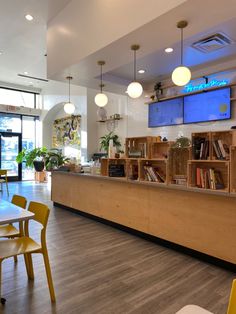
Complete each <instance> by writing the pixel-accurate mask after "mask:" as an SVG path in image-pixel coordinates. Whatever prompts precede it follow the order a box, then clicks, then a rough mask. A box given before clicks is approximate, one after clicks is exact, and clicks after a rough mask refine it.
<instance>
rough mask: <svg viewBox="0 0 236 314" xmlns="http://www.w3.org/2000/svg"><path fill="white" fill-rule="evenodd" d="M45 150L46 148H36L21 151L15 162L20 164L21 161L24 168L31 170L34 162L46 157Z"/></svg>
mask: <svg viewBox="0 0 236 314" xmlns="http://www.w3.org/2000/svg"><path fill="white" fill-rule="evenodd" d="M46 153H47V148H46V147H41V148H40V147H36V148H34V149H32V150H28V151H27V150H26V149H23V150H22V151H21V152H20V153H19V154H18V155H17V156H16V162H17V163H18V164H19V163H22V162H23V161H25V162H26V167H30V168H33V167H34V164H33V162H34V160H37V159H41V160H43V158H44V157H45V156H46Z"/></svg>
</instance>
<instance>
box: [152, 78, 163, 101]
mask: <svg viewBox="0 0 236 314" xmlns="http://www.w3.org/2000/svg"><path fill="white" fill-rule="evenodd" d="M154 91H155V93H156V99H157V100H158V99H159V96H160V95H162V88H161V82H158V83H156V84H155V85H154Z"/></svg>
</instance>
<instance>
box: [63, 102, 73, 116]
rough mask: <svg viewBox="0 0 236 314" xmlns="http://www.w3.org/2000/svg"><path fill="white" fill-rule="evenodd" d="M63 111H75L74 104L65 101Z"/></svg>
mask: <svg viewBox="0 0 236 314" xmlns="http://www.w3.org/2000/svg"><path fill="white" fill-rule="evenodd" d="M64 111H65V113H67V114H73V113H74V112H75V105H74V104H72V103H71V102H67V103H65V105H64Z"/></svg>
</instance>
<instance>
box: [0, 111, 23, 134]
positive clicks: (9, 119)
mask: <svg viewBox="0 0 236 314" xmlns="http://www.w3.org/2000/svg"><path fill="white" fill-rule="evenodd" d="M0 131H1V132H15V133H21V117H20V116H19V115H13V114H3V113H1V114H0Z"/></svg>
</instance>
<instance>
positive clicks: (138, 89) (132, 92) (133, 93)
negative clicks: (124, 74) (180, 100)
mask: <svg viewBox="0 0 236 314" xmlns="http://www.w3.org/2000/svg"><path fill="white" fill-rule="evenodd" d="M139 48H140V46H139V45H132V46H131V50H133V51H134V80H133V82H132V83H130V84H129V86H128V87H127V93H128V95H129V97H131V98H138V97H140V96H141V95H142V92H143V87H142V85H141V84H140V83H139V82H137V81H136V51H137V50H138V49H139Z"/></svg>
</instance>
